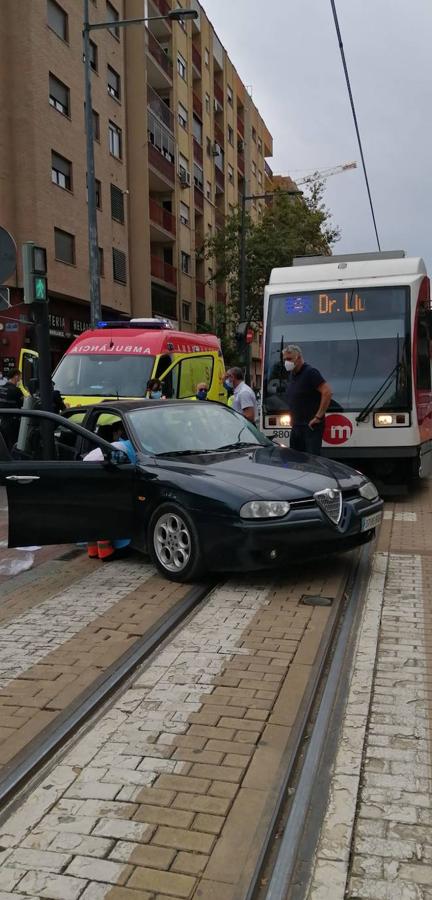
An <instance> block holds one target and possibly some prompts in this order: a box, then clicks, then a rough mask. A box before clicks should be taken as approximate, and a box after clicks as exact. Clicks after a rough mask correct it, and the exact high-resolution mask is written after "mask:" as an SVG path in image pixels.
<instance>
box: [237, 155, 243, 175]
mask: <svg viewBox="0 0 432 900" xmlns="http://www.w3.org/2000/svg"><path fill="white" fill-rule="evenodd" d="M237 168H238V170H239V172H240V173H241V175H244V172H245V161H244V156H243V154H242V153H238V154H237Z"/></svg>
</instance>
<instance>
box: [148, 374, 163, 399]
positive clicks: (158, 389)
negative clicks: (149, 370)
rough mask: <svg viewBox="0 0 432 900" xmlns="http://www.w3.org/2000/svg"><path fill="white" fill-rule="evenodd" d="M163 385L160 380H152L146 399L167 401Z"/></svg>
mask: <svg viewBox="0 0 432 900" xmlns="http://www.w3.org/2000/svg"><path fill="white" fill-rule="evenodd" d="M162 388H163V385H162V382H161V381H159V378H150V381H148V382H147V390H146V399H147V400H166V397H164V396H163V389H162Z"/></svg>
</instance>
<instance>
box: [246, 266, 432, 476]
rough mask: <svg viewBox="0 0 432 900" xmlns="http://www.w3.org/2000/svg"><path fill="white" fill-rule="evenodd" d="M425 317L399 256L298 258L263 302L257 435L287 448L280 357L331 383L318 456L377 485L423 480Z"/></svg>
mask: <svg viewBox="0 0 432 900" xmlns="http://www.w3.org/2000/svg"><path fill="white" fill-rule="evenodd" d="M431 337H432V313H431V302H430V286H429V278H428V277H427V273H426V267H425V264H424V262H423V260H422V259H420V258H418V257H407V256H406V255H405V253H404V251H391V252H383V253H364V254H363V253H362V254H352V255H344V256H328V257H310V258H309V257H304V258H300V259H296V260H294V263H293V266H291V267H286V268H280V269H273V271H272V273H271V277H270V283H269V284H268V285H267V287H266V289H265V297H264V358H263V384H262V409H261V428H262V430H263V432H264V433H265V434H267V435H268V436H269V437H272V436H274V437H277V438H280V439H282V440H284V441H286V442H287V443H288V441H289V436H290V426H291V418H290V411H289V409H288V405H287V399H286V384H287V378H289V377H290V376H289V375H288V374H287V373H286V371H285V368H284V365H283V361H282V350H283V348H284V347H285V346H286V345H287V344H298V345H299V346H300V347H301V348H302V351H303V355H304V358H305V360H306V361H307V362H308V363H309V364H310V365H312V366H315V367H316V368H317V369H319V370H320V372H321V373H322V375H323V377H324V379H325V380H326V381H328V382H329V383H330V384H331V387H332V389H333V400H332V403H331V405H330V407H329V410H328V412H327V415H326V421H325V429H324V438H323V449H322V452H323V455H324V456H329V457H332V458H334V459H340V460H343V461H344V462H347V463H348V464H349V465H356V464H358V465H360V467H361V466H362V465H363V466H365V465H366V464H367V465H366V467H367V468H368V469H369V470H371V469H372V471H373V472H374V474H375V477H377V478H381V479H383V480H384V481H393V480H395V479H396V480H399V479H400V478H402V479H403V480H406V479H407V480H409V479H410V478H418V477H420V478H424V477H427V476H429V475H431V474H432V379H431V366H432V359H431V357H432V342H431Z"/></svg>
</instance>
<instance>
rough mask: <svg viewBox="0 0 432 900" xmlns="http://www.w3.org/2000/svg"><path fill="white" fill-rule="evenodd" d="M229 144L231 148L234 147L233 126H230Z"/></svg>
mask: <svg viewBox="0 0 432 900" xmlns="http://www.w3.org/2000/svg"><path fill="white" fill-rule="evenodd" d="M227 131H228V143H229V144H231V147H234V129H233V128H231V125H228V129H227Z"/></svg>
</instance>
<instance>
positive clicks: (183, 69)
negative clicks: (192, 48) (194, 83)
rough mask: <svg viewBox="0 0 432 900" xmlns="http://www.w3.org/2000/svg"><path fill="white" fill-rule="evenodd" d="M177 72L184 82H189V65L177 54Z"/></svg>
mask: <svg viewBox="0 0 432 900" xmlns="http://www.w3.org/2000/svg"><path fill="white" fill-rule="evenodd" d="M177 72H178V74H179V75H180V78H183V81H187V63H186V60H185V58H184V56H182V55H181V53H178V54H177Z"/></svg>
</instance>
